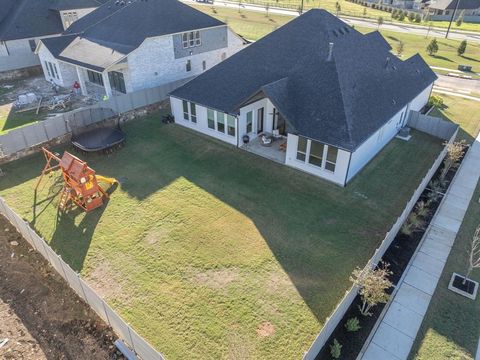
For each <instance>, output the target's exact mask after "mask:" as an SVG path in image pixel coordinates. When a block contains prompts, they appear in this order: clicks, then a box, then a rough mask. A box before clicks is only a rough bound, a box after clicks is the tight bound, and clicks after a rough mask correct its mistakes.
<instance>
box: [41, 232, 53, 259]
mask: <svg viewBox="0 0 480 360" xmlns="http://www.w3.org/2000/svg"><path fill="white" fill-rule="evenodd" d="M41 239H42V246H43V250H44V251H45V254H47V260H48V262H49V263H50V266H52V260H51V259H50V255H49V254H48V250H47V247H46V243H45V239H44V238H41Z"/></svg>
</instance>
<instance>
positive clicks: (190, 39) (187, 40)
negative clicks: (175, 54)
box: [181, 30, 202, 49]
mask: <svg viewBox="0 0 480 360" xmlns="http://www.w3.org/2000/svg"><path fill="white" fill-rule="evenodd" d="M181 40H182V47H183V48H184V49H189V48H193V47H197V46H202V36H201V34H200V30H194V31H187V32H184V33H182V34H181Z"/></svg>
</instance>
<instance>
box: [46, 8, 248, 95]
mask: <svg viewBox="0 0 480 360" xmlns="http://www.w3.org/2000/svg"><path fill="white" fill-rule="evenodd" d="M245 43H246V42H245V41H244V40H243V39H242V38H241V37H240V36H238V35H237V34H235V33H234V32H233V31H231V30H230V28H229V27H228V26H227V25H226V24H224V23H223V22H221V21H219V20H217V19H215V18H213V17H211V16H208V15H206V14H204V13H202V12H200V11H198V10H196V9H194V8H192V7H190V6H188V5H186V4H183V3H181V2H179V1H177V0H148V1H141V0H134V1H119V0H110V1H108V2H106V3H105V4H104V5H102V6H101V7H99V8H98V9H97V10H95V11H93V12H92V13H90V14H89V15H87V16H85V17H83V18H82V19H80V20H78V21H77V22H76V23H74V24H73V25H72V26H70V27H69V28H68V29H67V31H65V32H64V33H63V35H62V36H60V37H56V38H51V39H45V40H43V41H41V43H40V45H39V47H38V49H37V52H38V55H39V57H40V60H41V63H42V67H43V71H44V74H45V78H46V79H47V80H49V81H52V82H54V83H56V84H57V85H59V86H62V87H67V88H68V87H72V85H73V84H74V83H75V81H78V82H79V83H80V86H81V90H82V93H83V94H84V95H96V96H105V95H106V96H108V97H111V96H113V95H119V94H125V93H130V92H134V91H138V90H142V89H145V88H151V87H155V86H159V85H162V84H165V83H168V82H172V81H176V80H180V79H185V78H190V77H194V76H196V75H199V74H201V73H202V72H204V71H206V70H207V69H210V68H211V67H212V66H214V65H216V64H218V63H219V62H221V61H223V60H225V59H226V58H227V57H229V56H230V55H232V54H234V53H236V52H237V51H238V50H240V49H241V48H242V47H243V46H244V45H245Z"/></svg>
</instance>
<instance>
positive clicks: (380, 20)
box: [377, 16, 383, 30]
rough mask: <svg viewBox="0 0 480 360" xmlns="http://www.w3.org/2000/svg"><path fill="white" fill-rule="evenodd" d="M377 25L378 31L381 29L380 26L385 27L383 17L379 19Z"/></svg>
mask: <svg viewBox="0 0 480 360" xmlns="http://www.w3.org/2000/svg"><path fill="white" fill-rule="evenodd" d="M377 24H378V27H377V30H378V29H380V26H382V25H383V16H379V17H378V20H377Z"/></svg>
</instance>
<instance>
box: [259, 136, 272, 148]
mask: <svg viewBox="0 0 480 360" xmlns="http://www.w3.org/2000/svg"><path fill="white" fill-rule="evenodd" d="M272 143H273V137H272V135H270V134H263V135H260V144H261V145H262V146H272Z"/></svg>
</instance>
